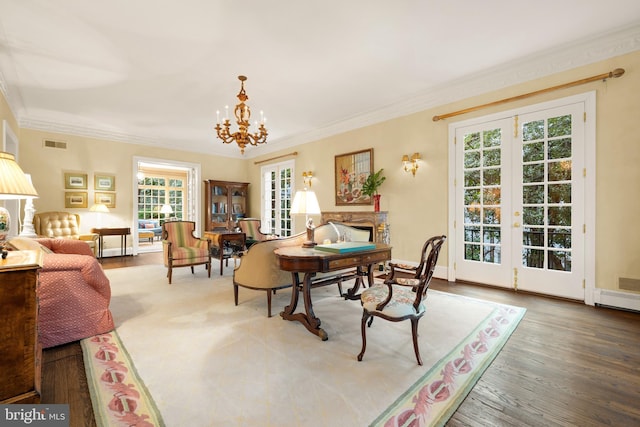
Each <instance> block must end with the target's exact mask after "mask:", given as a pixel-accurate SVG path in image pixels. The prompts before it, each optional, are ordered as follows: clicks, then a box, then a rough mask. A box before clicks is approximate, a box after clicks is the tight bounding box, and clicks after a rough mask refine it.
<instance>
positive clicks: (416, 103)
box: [0, 24, 640, 158]
mask: <svg viewBox="0 0 640 427" xmlns="http://www.w3.org/2000/svg"><path fill="white" fill-rule="evenodd" d="M637 50H640V24H634V25H632V26H629V27H626V28H624V29H621V30H618V31H615V32H610V33H606V34H601V35H597V36H594V37H591V38H589V39H584V40H581V41H579V42H575V43H569V44H565V45H562V46H558V47H556V48H554V49H551V50H548V51H543V52H539V53H537V54H535V55H532V56H529V57H527V58H523V59H520V60H517V61H513V62H509V63H504V64H499V65H496V66H495V67H492V68H491V69H487V70H484V71H483V72H481V73H477V74H474V75H472V76H468V77H465V78H462V79H457V80H452V81H449V82H447V83H445V84H442V85H439V86H437V87H433V88H430V89H428V90H424V91H422V92H421V93H419V94H417V95H416V96H414V97H412V98H410V99H406V100H403V101H400V102H398V103H394V104H390V105H388V106H386V107H383V108H380V109H376V110H372V111H369V112H366V113H363V114H359V115H357V116H354V117H351V118H348V119H346V120H342V121H340V122H336V123H333V124H330V125H328V126H325V127H323V128H320V129H315V130H313V131H309V132H305V133H302V134H297V135H293V136H290V137H284V138H280V139H276V140H272V141H270V142H271V144H264V145H261V146H259V147H255V148H252V149H251V150H250V151H247V153H245V155H244V156H241V155H240V154H239V152H237V150H225V149H224V148H225V146H222V145H207V148H206V151H203V150H202V148H201V147H194V146H188V145H187V144H185V143H183V142H181V143H180V150H181V151H190V152H197V153H204V154H210V155H218V156H223V157H236V158H253V157H257V156H261V155H264V154H268V153H272V152H275V151H280V150H283V149H287V148H291V147H295V146H298V145H302V144H306V143H309V142H313V141H317V140H319V139H323V138H327V137H330V136H333V135H337V134H340V133H344V132H348V131H351V130H354V129H358V128H362V127H366V126H370V125H373V124H376V123H380V122H383V121H387V120H391V119H394V118H398V117H403V116H406V115H409V114H414V113H417V112H420V111H424V110H427V109H431V108H435V107H438V106H440V105H446V104H449V103H452V102H455V101H459V100H462V99H466V98H470V97H473V96H477V95H482V94H484V93H489V92H492V91H495V90H498V89H502V88H505V87H508V86H513V85H516V84H520V83H524V82H527V81H531V80H535V79H539V78H542V77H546V76H549V75H552V74H556V73H559V72H563V71H567V70H570V69H573V68H578V67H581V66H585V65H589V64H592V63H595V62H599V61H603V60H606V59H609V58H613V57H616V56H621V55H624V54H627V53H631V52H634V51H637ZM0 91H1V92H2V94H3V95H4V97H5V99H6V100H7V103H8V104H9V108H10V109H11V110H12V112H14V116H15V117H16V120H17V121H18V124H19V126H20V127H21V128H28V129H35V130H41V131H48V132H55V133H63V134H71V135H77V136H84V137H89V138H98V139H107V140H113V141H120V142H124V143H132V144H140V145H148V146H153V147H162V148H166V149H173V150H175V149H176V143H175V141H163V140H161V139H159V138H156V137H149V136H141V135H131V134H126V133H123V132H119V131H114V130H112V129H104V128H103V129H100V128H94V127H88V126H84V125H81V124H74V123H60V122H57V121H56V122H53V121H48V120H46V119H42V118H40V119H39V118H34V117H29V116H26V115H21V114H19V115H17V114H15V111H24V109H23V108H20V109H17V108H15V107H18V105H17V104H16V102H14V101H15V100H13V99H12V98H11V96H9V93H8V92H9V91H8V90H7V87H6V83H5V79H4V78H3V76H2V74H0ZM18 104H19V102H18ZM227 148H228V147H227Z"/></svg>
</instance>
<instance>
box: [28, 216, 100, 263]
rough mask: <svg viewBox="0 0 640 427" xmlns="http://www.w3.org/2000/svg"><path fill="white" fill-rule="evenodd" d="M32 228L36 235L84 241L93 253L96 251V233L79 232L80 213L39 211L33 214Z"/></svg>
mask: <svg viewBox="0 0 640 427" xmlns="http://www.w3.org/2000/svg"><path fill="white" fill-rule="evenodd" d="M33 228H34V229H35V231H36V234H37V235H38V237H47V238H50V239H75V240H82V241H84V242H86V243H87V244H88V245H89V247H90V248H91V251H92V252H93V255H94V256H95V255H96V253H97V251H98V235H97V234H95V233H80V215H79V214H77V213H71V212H40V213H36V214H35V215H34V216H33Z"/></svg>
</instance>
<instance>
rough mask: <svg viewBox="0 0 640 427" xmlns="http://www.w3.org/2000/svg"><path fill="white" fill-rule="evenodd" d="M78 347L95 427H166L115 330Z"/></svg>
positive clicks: (97, 336)
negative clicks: (81, 357) (81, 356)
mask: <svg viewBox="0 0 640 427" xmlns="http://www.w3.org/2000/svg"><path fill="white" fill-rule="evenodd" d="M80 344H81V346H82V354H83V359H84V366H85V371H86V373H87V383H88V386H89V390H90V394H91V403H92V405H93V412H94V414H95V418H96V424H97V425H98V427H107V426H122V427H125V426H136V427H152V426H155V427H163V426H164V425H165V424H164V421H163V420H162V416H161V415H160V411H158V408H157V407H156V405H155V402H154V401H153V398H152V397H151V394H150V393H149V391H148V390H147V388H146V386H145V385H144V382H143V381H142V379H141V378H140V376H139V375H138V372H137V371H136V369H135V367H134V365H133V363H132V362H131V357H130V356H129V354H128V353H127V351H126V349H125V347H124V345H123V344H122V342H121V341H120V337H119V336H118V334H117V333H116V331H115V330H114V331H111V332H108V333H106V334H101V335H96V336H94V337H91V338H86V339H84V340H82V341H81V342H80Z"/></svg>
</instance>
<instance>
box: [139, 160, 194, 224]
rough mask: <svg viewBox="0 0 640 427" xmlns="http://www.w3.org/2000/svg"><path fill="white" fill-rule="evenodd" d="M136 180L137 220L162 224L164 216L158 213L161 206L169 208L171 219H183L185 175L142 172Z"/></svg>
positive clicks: (165, 216)
mask: <svg viewBox="0 0 640 427" xmlns="http://www.w3.org/2000/svg"><path fill="white" fill-rule="evenodd" d="M142 173H143V174H144V177H143V178H141V179H139V180H138V219H158V220H160V222H161V223H162V222H164V220H166V219H167V216H168V215H166V214H163V213H161V212H160V209H161V208H162V206H163V205H169V206H171V209H172V210H173V213H172V214H171V215H170V216H171V217H175V218H176V219H183V218H184V205H185V186H186V182H187V175H186V173H180V172H174V171H160V170H147V171H142Z"/></svg>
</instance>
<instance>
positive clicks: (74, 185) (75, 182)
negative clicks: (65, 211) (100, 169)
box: [64, 172, 87, 190]
mask: <svg viewBox="0 0 640 427" xmlns="http://www.w3.org/2000/svg"><path fill="white" fill-rule="evenodd" d="M64 189H65V190H86V189H87V174H86V173H80V172H65V174H64Z"/></svg>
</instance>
